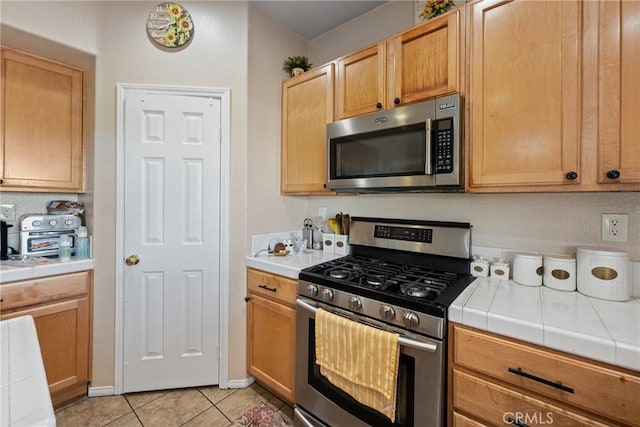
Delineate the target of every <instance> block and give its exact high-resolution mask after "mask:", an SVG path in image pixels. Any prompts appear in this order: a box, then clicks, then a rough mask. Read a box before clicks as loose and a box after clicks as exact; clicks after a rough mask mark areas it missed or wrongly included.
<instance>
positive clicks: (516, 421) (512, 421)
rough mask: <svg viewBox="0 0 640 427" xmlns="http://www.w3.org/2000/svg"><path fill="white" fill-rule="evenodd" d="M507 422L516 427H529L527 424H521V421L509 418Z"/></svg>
mask: <svg viewBox="0 0 640 427" xmlns="http://www.w3.org/2000/svg"><path fill="white" fill-rule="evenodd" d="M507 421H508V422H509V424H513V425H514V426H518V427H529V426H527V425H526V424H523V423H521V422H520V421H518V420H516V419H513V418H511V417H509V418H507Z"/></svg>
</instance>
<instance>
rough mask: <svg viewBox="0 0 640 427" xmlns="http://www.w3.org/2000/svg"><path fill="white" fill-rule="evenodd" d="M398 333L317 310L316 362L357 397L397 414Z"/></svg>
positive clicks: (334, 383)
mask: <svg viewBox="0 0 640 427" xmlns="http://www.w3.org/2000/svg"><path fill="white" fill-rule="evenodd" d="M398 337H399V335H398V334H394V333H391V332H386V331H381V330H379V329H376V328H372V327H370V326H366V325H363V324H361V323H357V322H353V321H351V320H349V319H345V318H344V317H342V316H337V315H335V314H332V313H329V312H328V311H326V310H322V309H318V310H317V311H316V327H315V338H316V363H317V364H318V365H320V373H321V374H322V375H324V376H325V377H326V378H327V379H328V380H329V381H330V382H331V383H332V384H333V385H335V386H336V387H338V388H340V389H341V390H344V391H345V392H347V393H349V395H351V396H352V397H353V398H354V399H355V400H357V401H358V402H360V403H362V404H363V405H366V406H369V407H371V408H373V409H375V410H376V411H378V412H380V413H382V414H384V415H385V416H387V417H388V418H389V419H390V420H391V421H394V420H395V416H396V388H397V383H398V381H397V379H398V361H399V359H400V346H399V345H398Z"/></svg>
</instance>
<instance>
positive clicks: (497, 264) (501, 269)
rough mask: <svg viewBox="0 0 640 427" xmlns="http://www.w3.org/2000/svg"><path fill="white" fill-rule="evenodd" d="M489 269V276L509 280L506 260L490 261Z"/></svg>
mask: <svg viewBox="0 0 640 427" xmlns="http://www.w3.org/2000/svg"><path fill="white" fill-rule="evenodd" d="M489 269H490V271H491V277H495V278H497V279H502V280H509V263H508V262H507V261H505V260H503V259H495V260H493V261H491V266H490V267H489Z"/></svg>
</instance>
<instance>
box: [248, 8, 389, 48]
mask: <svg viewBox="0 0 640 427" xmlns="http://www.w3.org/2000/svg"><path fill="white" fill-rule="evenodd" d="M386 2H387V0H384V1H369V0H343V1H335V0H297V1H286V0H285V1H271V0H256V1H255V4H256V5H258V7H260V8H261V9H262V10H264V11H265V12H267V13H268V14H269V15H271V16H273V17H274V18H276V19H279V20H280V21H282V22H283V23H285V24H286V25H287V26H289V27H290V28H291V29H292V30H293V31H295V32H296V33H298V34H300V35H301V36H302V37H304V38H305V39H306V40H312V39H314V38H316V37H317V36H319V35H320V34H324V33H326V32H327V31H329V30H331V29H332V28H335V27H337V26H339V25H341V24H344V23H345V22H347V21H349V20H351V19H353V18H355V17H356V16H360V15H362V14H363V13H365V12H368V11H370V10H371V9H374V8H376V7H378V6H380V5H381V4H383V3H386Z"/></svg>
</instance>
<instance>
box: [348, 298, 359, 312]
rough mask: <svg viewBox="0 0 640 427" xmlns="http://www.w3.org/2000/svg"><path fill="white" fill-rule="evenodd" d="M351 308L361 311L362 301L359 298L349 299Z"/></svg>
mask: <svg viewBox="0 0 640 427" xmlns="http://www.w3.org/2000/svg"><path fill="white" fill-rule="evenodd" d="M349 308H350V309H351V310H360V309H361V308H362V301H360V298H358V297H349Z"/></svg>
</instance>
